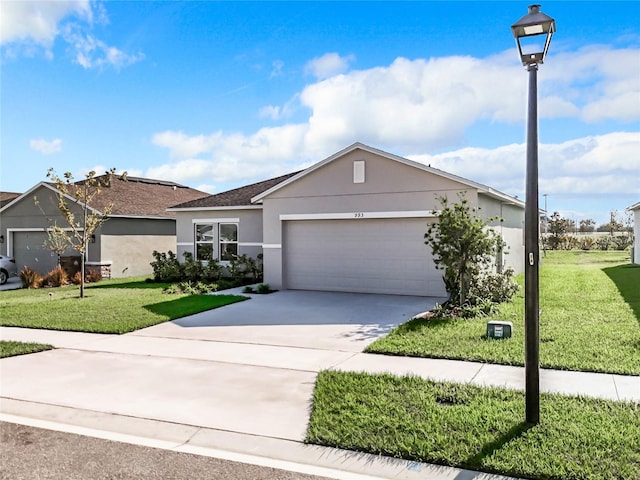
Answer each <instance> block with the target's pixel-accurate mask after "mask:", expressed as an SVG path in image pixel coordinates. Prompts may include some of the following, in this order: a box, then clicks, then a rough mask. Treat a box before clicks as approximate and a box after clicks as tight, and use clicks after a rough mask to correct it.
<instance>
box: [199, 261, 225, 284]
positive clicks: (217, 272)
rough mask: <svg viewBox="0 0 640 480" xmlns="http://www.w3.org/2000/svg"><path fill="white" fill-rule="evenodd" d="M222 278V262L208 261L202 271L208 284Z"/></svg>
mask: <svg viewBox="0 0 640 480" xmlns="http://www.w3.org/2000/svg"><path fill="white" fill-rule="evenodd" d="M221 276H222V267H221V266H220V262H218V261H217V260H215V259H211V260H209V261H207V264H206V265H205V266H204V267H203V269H202V278H203V279H204V280H206V281H208V282H217V281H218V280H220V277H221Z"/></svg>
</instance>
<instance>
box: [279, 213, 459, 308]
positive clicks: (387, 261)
mask: <svg viewBox="0 0 640 480" xmlns="http://www.w3.org/2000/svg"><path fill="white" fill-rule="evenodd" d="M430 221H433V220H430ZM426 225H427V219H415V218H407V219H362V220H295V221H287V222H285V235H284V242H283V243H284V245H283V247H284V281H285V286H286V288H289V289H298V290H326V291H339V292H363V293H388V294H398V295H425V296H445V295H446V292H445V290H444V284H443V281H442V272H441V271H439V270H436V268H435V265H434V263H433V260H432V257H431V252H430V249H429V247H427V246H426V245H425V244H424V239H423V237H424V232H425V230H426Z"/></svg>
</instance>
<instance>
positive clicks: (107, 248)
mask: <svg viewBox="0 0 640 480" xmlns="http://www.w3.org/2000/svg"><path fill="white" fill-rule="evenodd" d="M97 178H98V179H100V180H101V181H103V182H105V187H104V188H103V190H102V192H101V193H100V194H99V195H98V196H96V197H95V198H94V201H93V202H92V203H91V205H90V207H91V208H92V209H94V210H95V211H98V212H101V211H104V209H105V208H106V207H107V206H108V205H111V206H112V210H111V213H110V214H109V216H108V220H107V221H106V222H105V223H104V224H103V225H102V226H101V227H100V228H98V229H97V230H96V231H95V233H94V235H92V237H91V243H90V244H89V246H88V251H87V257H86V259H85V260H86V262H87V266H89V267H93V268H95V269H100V271H101V273H102V274H103V276H113V277H128V276H134V275H146V274H148V273H151V266H150V262H151V261H153V256H152V252H153V251H154V250H158V251H167V250H169V249H175V242H176V220H175V213H172V212H168V211H167V208H168V207H170V206H172V205H175V204H176V203H183V202H186V201H189V200H195V199H197V198H201V197H203V196H207V195H208V194H207V193H205V192H201V191H198V190H194V189H192V188H188V187H185V186H182V185H179V184H177V183H173V182H164V181H159V180H151V179H147V178H135V177H127V178H126V180H125V179H122V178H120V177H118V176H112V177H111V180H110V181H109V182H106V179H108V176H107V175H104V176H101V177H97ZM58 193H59V191H58V190H57V189H56V186H55V184H52V183H48V182H40V183H38V184H37V185H35V186H34V187H32V188H31V189H29V190H28V191H27V192H25V193H23V194H22V195H18V196H17V197H15V198H14V199H12V200H10V201H9V202H8V203H7V204H5V205H3V206H2V207H1V208H0V252H1V253H2V254H5V255H9V256H13V257H15V259H16V264H17V265H18V269H19V270H20V269H22V267H24V266H28V267H30V268H32V269H33V270H36V271H37V272H38V273H40V274H46V273H47V272H49V271H51V270H52V269H53V268H54V267H55V266H56V265H57V263H58V257H57V254H56V253H55V252H53V251H51V250H49V249H47V248H46V247H45V242H46V241H47V238H48V234H47V229H48V228H49V227H50V226H51V225H52V224H55V225H58V226H60V227H66V226H67V223H66V221H65V220H64V218H63V217H62V216H61V214H60V210H59V209H58V200H57V198H58ZM36 199H37V202H36ZM68 203H69V204H70V205H72V206H73V205H75V206H74V207H73V208H74V212H75V213H76V216H77V215H79V214H80V212H81V211H82V209H81V207H80V205H78V204H76V203H75V201H74V200H73V199H72V198H71V197H68ZM77 218H78V217H77ZM78 255H79V253H78V252H77V251H75V250H72V249H67V251H65V252H64V253H63V254H62V255H61V256H62V257H71V259H70V260H72V261H73V262H74V263H79V262H78V258H79V257H78Z"/></svg>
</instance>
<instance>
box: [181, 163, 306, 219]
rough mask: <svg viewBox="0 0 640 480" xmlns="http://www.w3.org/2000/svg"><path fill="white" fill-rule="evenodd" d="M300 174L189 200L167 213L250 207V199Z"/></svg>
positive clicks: (289, 174) (292, 174) (283, 176)
mask: <svg viewBox="0 0 640 480" xmlns="http://www.w3.org/2000/svg"><path fill="white" fill-rule="evenodd" d="M299 173H300V172H293V173H288V174H286V175H281V176H279V177H276V178H270V179H269V180H263V181H262V182H257V183H252V184H251V185H247V186H244V187H239V188H234V189H233V190H228V191H226V192H222V193H218V194H215V195H209V196H208V197H204V198H199V199H196V200H191V201H189V202H184V203H181V204H178V205H175V206H173V207H171V208H169V211H176V210H184V209H191V208H196V209H202V208H216V207H242V206H252V205H253V203H252V202H251V199H252V198H253V197H255V196H256V195H259V194H261V193H262V192H264V191H265V190H269V189H270V188H272V187H273V186H275V185H278V184H280V183H282V182H284V181H286V180H288V179H289V178H291V177H293V176H294V175H298V174H299Z"/></svg>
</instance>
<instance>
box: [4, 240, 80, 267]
mask: <svg viewBox="0 0 640 480" xmlns="http://www.w3.org/2000/svg"><path fill="white" fill-rule="evenodd" d="M46 240H47V234H46V232H13V256H14V257H15V259H16V265H17V266H18V271H20V270H22V268H23V267H24V266H25V265H26V266H28V267H30V268H32V269H33V270H35V271H36V272H38V273H40V274H41V275H44V274H46V273H49V272H50V271H51V270H53V269H54V268H55V267H56V265H57V263H58V256H57V254H56V253H54V252H52V251H51V250H47V249H46V248H44V244H45V241H46ZM65 255H78V253H77V252H75V251H74V250H71V249H70V250H68V252H65Z"/></svg>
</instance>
